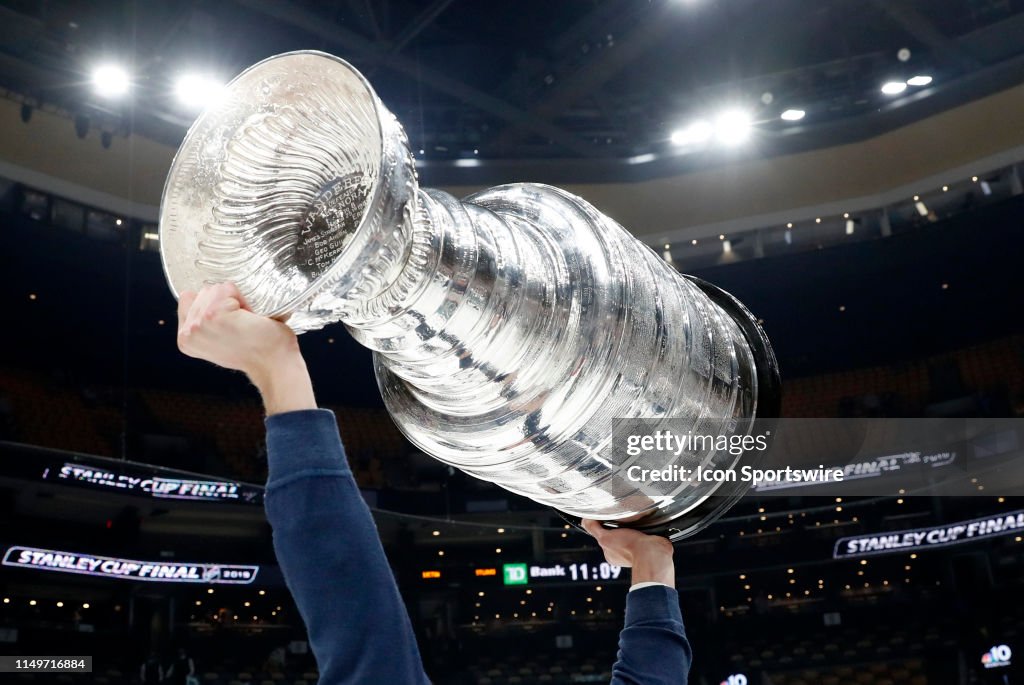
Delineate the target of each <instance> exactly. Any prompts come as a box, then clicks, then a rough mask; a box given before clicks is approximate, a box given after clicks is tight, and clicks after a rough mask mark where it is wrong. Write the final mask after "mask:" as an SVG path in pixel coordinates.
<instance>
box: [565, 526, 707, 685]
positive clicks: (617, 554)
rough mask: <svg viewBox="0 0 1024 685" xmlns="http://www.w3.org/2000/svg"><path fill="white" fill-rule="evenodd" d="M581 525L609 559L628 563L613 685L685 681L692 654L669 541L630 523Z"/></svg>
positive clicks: (673, 684) (682, 684)
mask: <svg viewBox="0 0 1024 685" xmlns="http://www.w3.org/2000/svg"><path fill="white" fill-rule="evenodd" d="M583 526H584V528H585V529H586V530H587V532H588V533H590V534H591V535H593V536H594V538H595V540H597V542H598V544H599V545H601V548H602V549H603V550H604V554H605V559H607V561H608V563H610V564H614V565H616V566H625V567H628V568H631V569H632V587H631V588H630V591H629V593H627V595H626V620H625V626H624V627H623V629H622V632H621V633H619V652H618V655H617V658H616V661H615V664H614V665H613V666H612V685H661V684H665V685H669V684H671V685H685V684H686V682H687V676H688V674H689V671H690V662H691V661H692V658H693V655H692V652H691V650H690V643H689V641H688V640H687V639H686V631H685V629H684V628H683V618H682V613H681V612H680V609H679V594H678V593H677V592H676V590H675V564H674V562H673V560H672V553H673V548H672V543H670V542H669V541H668V540H666V539H665V538H661V537H657V536H653V535H645V534H643V533H640V532H639V531H635V530H630V529H628V528H620V529H608V528H605V527H604V526H602V525H601V524H600V523H598V522H597V521H584V522H583ZM638 586H639V587H638Z"/></svg>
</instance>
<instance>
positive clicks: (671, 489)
mask: <svg viewBox="0 0 1024 685" xmlns="http://www.w3.org/2000/svg"><path fill="white" fill-rule="evenodd" d="M160 249H161V255H162V260H163V265H164V271H165V273H166V275H167V280H168V282H169V284H170V287H171V289H172V291H173V292H174V293H175V295H177V294H178V293H180V292H182V291H184V290H197V289H199V288H200V287H202V286H203V285H204V284H207V283H213V282H219V281H233V282H235V283H236V284H237V285H238V288H239V289H240V291H241V292H242V294H243V295H244V296H245V298H246V299H247V301H248V302H249V304H250V306H251V307H252V308H253V309H254V311H256V312H259V313H262V314H266V315H268V316H273V317H280V318H284V317H287V319H286V320H287V323H288V325H290V326H291V327H292V328H293V329H294V330H295V331H296V332H299V333H301V332H303V331H307V330H313V329H318V328H322V327H324V326H326V325H328V324H332V323H335V322H342V323H344V325H345V326H346V327H347V329H348V330H349V332H350V333H351V334H352V336H353V337H354V338H355V339H356V340H357V341H359V342H360V343H361V344H362V345H364V346H366V347H368V348H369V349H371V350H372V351H373V356H374V366H375V369H376V374H377V379H378V384H379V386H380V391H381V394H382V396H383V399H384V402H385V405H386V406H387V408H388V411H389V412H390V413H391V415H392V417H393V418H394V420H395V423H396V424H397V425H398V426H399V428H400V429H401V430H402V431H403V432H404V433H405V435H406V436H407V437H408V439H409V440H410V441H411V442H412V443H413V444H414V445H415V446H417V447H418V448H419V449H421V450H423V451H424V452H426V453H427V454H429V455H431V456H433V457H435V458H437V459H439V460H440V461H442V462H444V463H446V464H449V465H451V466H453V467H456V468H459V469H461V470H462V471H464V472H466V473H468V474H470V475H472V476H475V477H477V478H481V479H484V480H487V481H490V482H493V483H496V484H497V485H500V486H501V487H503V488H505V489H507V490H509V491H511V492H514V493H517V494H520V495H523V496H525V497H529V498H531V499H533V500H535V501H537V502H540V503H543V504H546V505H549V506H551V507H554V508H555V509H557V510H558V511H559V512H561V513H562V514H563V515H565V516H566V517H567V518H569V519H570V520H577V519H578V518H581V517H585V518H593V519H598V520H601V521H605V522H607V523H606V524H607V525H610V526H616V525H628V526H631V527H636V528H639V529H642V530H645V531H648V532H658V533H662V534H665V535H668V536H669V537H671V538H673V539H679V538H682V537H685V536H687V535H691V534H693V533H695V532H696V531H698V530H700V529H701V528H702V527H704V526H705V525H707V524H708V523H710V522H711V521H712V520H714V518H715V517H717V516H718V515H720V514H721V513H722V512H723V511H725V510H726V509H727V508H728V507H729V506H730V505H731V504H732V503H733V502H734V501H735V499H736V498H737V497H739V496H741V495H742V493H743V491H744V490H745V486H742V485H738V484H735V483H732V484H730V483H706V484H704V483H702V484H694V483H683V484H680V483H673V482H663V483H643V484H639V483H634V482H631V481H630V480H628V479H626V478H625V477H624V474H625V471H626V469H627V468H628V467H630V466H632V465H637V464H638V465H641V466H643V467H644V468H652V469H658V468H664V466H666V464H665V462H664V458H663V457H659V456H657V455H640V456H628V455H626V454H624V453H623V452H622V451H621V450H616V449H614V448H613V440H612V428H613V422H614V421H615V420H616V419H641V418H642V419H649V420H655V421H661V420H664V421H669V420H671V421H673V425H674V426H679V425H683V426H685V427H686V428H687V429H689V430H692V431H694V432H700V433H701V434H720V435H734V434H737V433H740V434H746V433H749V432H750V431H752V430H753V427H754V423H753V422H754V421H755V420H757V421H763V420H764V419H765V418H768V417H772V416H775V415H776V413H777V411H778V401H779V375H778V368H777V365H776V363H775V358H774V356H773V354H772V351H771V347H770V346H769V344H768V341H767V339H766V338H765V336H764V333H763V332H762V331H761V329H760V328H759V326H758V325H757V323H756V321H755V320H754V318H753V317H752V316H751V315H750V313H749V312H747V310H746V309H744V308H743V306H742V305H741V304H740V303H739V302H738V301H736V300H735V299H734V298H732V297H731V296H729V295H728V294H726V293H724V292H723V291H721V290H719V289H717V288H715V287H714V286H711V285H709V284H706V283H703V282H700V281H697V280H695V279H692V278H688V277H686V276H683V275H680V274H679V273H678V272H676V271H675V270H674V269H673V268H672V267H671V266H670V265H668V264H666V263H665V262H664V261H663V260H662V259H661V258H660V257H659V256H658V255H657V254H656V253H654V252H653V251H652V250H651V249H650V248H649V247H647V246H646V245H644V244H643V243H641V242H640V241H639V240H637V239H636V238H634V237H633V236H631V235H630V234H629V233H628V232H627V231H626V230H625V229H623V228H622V227H621V226H619V225H618V224H617V223H615V222H614V221H612V220H611V219H610V218H608V217H607V216H605V215H603V214H601V213H600V212H598V211H597V210H596V209H594V207H592V206H591V205H590V204H588V203H587V202H585V201H584V200H582V199H581V198H579V197H576V196H574V195H571V194H569V193H566V192H565V191H562V190H559V189H558V188H554V187H551V186H546V185H538V184H529V183H517V184H511V185H504V186H498V187H494V188H489V189H487V190H484V191H482V192H479V193H475V194H473V195H471V196H469V197H467V198H464V199H462V200H458V199H456V198H454V197H452V196H451V195H449V194H447V193H443V192H440V191H437V190H430V189H422V188H420V187H419V186H418V184H417V179H416V171H415V163H414V160H413V157H412V154H411V152H410V150H409V145H408V141H407V139H406V136H405V132H404V131H403V129H402V127H401V125H399V123H398V122H397V121H396V120H395V118H394V116H393V115H392V114H391V113H390V112H388V110H387V109H386V108H385V107H384V105H383V104H382V103H381V101H380V100H379V99H378V97H377V96H376V94H375V93H374V92H373V89H372V88H371V87H370V85H369V83H367V82H366V80H365V79H364V78H363V77H362V75H361V74H359V72H358V71H356V70H355V68H353V67H352V66H351V65H349V64H348V63H346V62H344V61H342V60H341V59H338V58H336V57H333V56H331V55H327V54H323V53H319V52H295V53H288V54H284V55H279V56H276V57H272V58H270V59H267V60H264V61H263V62H260V63H259V64H256V65H254V66H252V67H250V68H249V69H247V70H246V71H244V72H243V73H242V74H241V75H239V76H238V77H237V78H235V79H234V80H233V81H232V82H231V83H230V84H229V85H228V87H227V89H226V93H225V94H224V95H223V97H222V98H221V99H220V100H218V102H217V103H216V104H214V105H213V106H211V107H210V108H209V109H208V110H207V111H205V112H204V113H203V114H202V116H200V118H199V119H198V120H197V121H196V122H195V123H194V124H193V126H192V127H191V129H190V130H189V132H188V135H187V136H186V138H185V141H184V142H183V143H182V145H181V148H180V149H179V150H178V153H177V155H176V157H175V159H174V162H173V164H172V166H171V170H170V173H169V175H168V178H167V183H166V186H165V188H164V194H163V199H162V202H161V208H160ZM755 458H756V455H741V456H736V455H732V454H729V453H728V452H727V451H723V452H717V451H715V450H713V449H712V450H701V451H694V452H685V453H683V454H681V455H678V456H677V457H675V460H676V463H679V464H685V465H688V466H696V465H698V464H700V465H703V466H705V467H709V466H710V467H717V468H728V467H734V466H736V465H737V463H739V462H741V461H743V460H751V459H755ZM743 463H746V462H745V461H744V462H743Z"/></svg>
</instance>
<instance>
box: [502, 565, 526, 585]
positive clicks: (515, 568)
mask: <svg viewBox="0 0 1024 685" xmlns="http://www.w3.org/2000/svg"><path fill="white" fill-rule="evenodd" d="M502 569H503V571H504V576H503V579H504V581H505V585H526V584H527V583H528V582H529V579H528V578H527V577H526V564H505V565H504V566H503V567H502Z"/></svg>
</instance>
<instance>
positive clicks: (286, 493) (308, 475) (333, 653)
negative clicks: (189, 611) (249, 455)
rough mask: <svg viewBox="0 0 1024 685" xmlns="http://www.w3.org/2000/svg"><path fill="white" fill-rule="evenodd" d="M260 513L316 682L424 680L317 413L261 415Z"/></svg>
mask: <svg viewBox="0 0 1024 685" xmlns="http://www.w3.org/2000/svg"><path fill="white" fill-rule="evenodd" d="M266 426H267V460H268V467H269V476H268V479H267V492H266V503H265V506H266V510H267V518H268V519H269V521H270V525H271V527H272V528H273V530H274V551H275V553H276V554H277V560H278V563H279V564H280V565H281V570H282V571H283V572H284V578H285V582H286V583H287V585H288V589H289V590H291V593H292V596H293V597H294V598H295V603H296V605H298V608H299V613H300V614H301V615H302V620H303V621H304V622H305V624H306V629H307V631H308V633H309V641H310V647H311V648H312V650H313V655H314V656H315V657H316V661H317V664H318V665H319V668H320V685H339V684H340V683H352V684H360V685H361V684H363V683H395V685H399V684H400V685H406V684H407V683H408V684H409V685H417V684H419V683H428V682H429V680H428V679H427V676H426V674H425V673H424V671H423V664H422V661H421V660H420V653H419V649H418V648H417V646H416V638H415V636H414V635H413V631H412V624H411V622H410V621H409V615H408V614H407V613H406V611H405V605H404V604H403V603H402V599H401V597H400V596H399V594H398V586H397V585H396V584H395V579H394V576H393V575H392V573H391V568H390V566H389V565H388V562H387V559H386V558H385V556H384V548H383V547H382V546H381V543H380V538H379V537H378V535H377V528H376V526H375V524H374V521H373V518H372V517H371V516H370V510H369V509H368V508H367V506H366V503H365V502H364V501H363V498H362V496H361V495H360V494H359V489H358V487H357V486H356V482H355V479H354V478H353V476H352V471H351V470H350V469H349V466H348V462H347V461H346V459H345V452H344V449H343V448H342V446H341V438H340V437H339V436H338V425H337V422H336V421H335V418H334V414H333V413H332V412H330V411H327V410H324V409H310V410H305V411H295V412H287V413H284V414H275V415H274V416H270V417H268V418H267V420H266Z"/></svg>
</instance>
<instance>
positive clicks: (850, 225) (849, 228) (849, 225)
mask: <svg viewBox="0 0 1024 685" xmlns="http://www.w3.org/2000/svg"><path fill="white" fill-rule="evenodd" d="M856 228H857V224H855V223H854V222H853V219H847V220H846V235H853V232H854V231H855V230H856Z"/></svg>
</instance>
